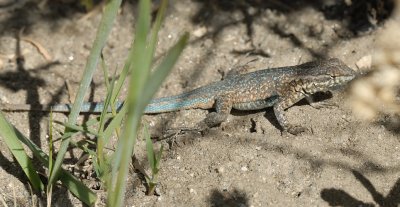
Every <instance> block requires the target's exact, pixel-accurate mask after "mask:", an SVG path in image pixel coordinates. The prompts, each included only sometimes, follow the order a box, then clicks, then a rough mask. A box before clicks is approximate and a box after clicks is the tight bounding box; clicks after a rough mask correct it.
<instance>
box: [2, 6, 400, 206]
mask: <svg viewBox="0 0 400 207" xmlns="http://www.w3.org/2000/svg"><path fill="white" fill-rule="evenodd" d="M240 2H241V3H240ZM261 2H262V3H261ZM310 2H312V1H295V3H293V2H292V1H264V2H263V1H237V2H233V1H232V2H231V3H229V1H215V2H214V1H194V0H192V1H171V2H170V4H169V8H168V13H167V16H166V19H165V23H164V25H163V27H162V30H161V32H160V39H159V47H158V50H157V54H156V55H157V57H161V56H162V55H163V54H164V53H165V52H166V51H167V49H168V48H169V47H170V46H171V45H172V44H173V43H174V42H176V41H177V39H178V38H179V37H180V35H182V34H183V33H184V31H189V32H190V33H191V38H190V42H189V44H188V46H187V48H186V49H185V50H184V52H183V54H182V56H181V58H180V60H179V62H178V64H177V65H176V67H175V68H174V70H173V71H172V73H171V74H170V76H168V78H167V80H166V81H165V82H164V84H163V85H162V88H161V89H160V90H159V92H158V93H157V95H156V96H157V97H161V96H167V95H175V94H178V93H180V92H183V91H188V90H191V89H194V88H196V87H199V86H203V85H206V84H208V83H211V82H214V81H218V80H221V79H222V78H223V77H224V75H225V74H226V73H227V72H228V71H229V70H230V69H231V68H234V67H235V66H238V65H241V64H246V63H247V62H248V61H250V60H253V59H257V60H256V61H254V62H252V63H250V65H251V68H252V69H251V70H257V69H265V68H273V67H279V66H288V65H296V64H299V63H303V62H306V61H310V60H315V59H321V58H329V57H336V58H339V59H341V60H343V61H344V62H345V63H346V64H348V65H349V66H350V67H352V68H354V69H356V66H355V63H356V62H357V61H358V60H359V59H360V58H362V57H365V56H368V55H372V54H373V52H374V41H375V39H376V34H377V32H379V30H381V29H382V27H383V26H384V23H385V18H386V17H387V15H389V13H390V12H389V11H390V9H388V8H386V7H379V6H376V5H375V4H373V3H371V4H369V7H368V6H367V5H366V4H365V3H364V2H363V1H353V4H352V5H346V4H345V3H344V2H342V3H338V2H339V1H320V2H319V3H318V4H314V3H310ZM348 2H350V1H348ZM6 3H7V2H6ZM6 3H4V5H2V6H1V7H0V21H1V23H0V28H1V30H0V31H1V35H0V80H1V81H0V98H1V100H0V101H1V102H5V103H30V104H35V103H42V104H44V103H46V104H47V103H68V102H70V101H69V100H70V96H72V97H73V96H74V95H75V94H74V93H75V92H76V91H77V88H78V84H79V80H80V77H81V74H82V72H83V68H84V65H85V62H86V57H87V56H88V54H89V48H90V47H91V44H92V42H93V38H94V36H95V32H96V27H97V25H98V23H99V20H100V17H101V16H100V13H94V15H92V16H90V17H89V18H84V16H85V15H86V13H83V12H80V11H79V9H77V8H76V7H75V6H74V5H73V4H66V3H51V4H48V5H47V6H46V7H45V8H43V9H39V8H38V7H37V4H36V3H31V2H25V1H19V3H16V4H12V5H11V6H10V5H6ZM371 7H372V8H378V7H379V9H376V10H374V11H375V13H374V12H371V11H372V10H371ZM135 8H136V6H135V5H134V4H132V3H129V2H127V3H125V4H124V6H123V7H122V9H121V14H120V15H119V16H118V18H117V21H116V23H115V27H114V29H113V31H112V34H111V35H110V38H109V42H108V44H107V46H106V48H105V49H104V54H105V57H106V60H107V64H108V65H109V67H110V69H111V70H115V69H117V70H120V68H121V67H122V65H123V64H124V58H125V56H126V54H127V52H128V49H129V46H130V44H129V42H131V41H132V33H133V31H134V20H135V12H134V11H135ZM373 14H376V15H375V16H374V15H373ZM22 28H24V31H23V33H22V34H23V35H22V37H23V38H22V41H20V48H21V51H20V52H21V54H22V56H23V57H24V62H23V64H22V67H18V65H17V61H16V53H17V50H16V48H17V43H18V41H17V39H16V34H17V33H18V32H19V31H20V30H21V29H22ZM24 38H25V39H24ZM27 39H28V40H27ZM29 39H31V40H34V41H36V42H38V43H39V44H41V45H42V46H43V47H44V48H45V50H47V51H48V52H49V55H50V57H48V58H47V59H46V58H45V57H44V56H43V55H42V54H41V53H40V52H39V51H38V49H37V48H36V47H34V46H33V44H31V43H30V42H29ZM246 54H248V55H247V56H246ZM66 85H67V86H68V87H66ZM345 91H346V90H339V91H336V92H333V96H332V97H331V98H329V97H330V96H328V99H326V100H324V102H327V103H330V104H334V105H335V106H334V107H329V108H322V109H315V108H313V107H311V106H309V105H307V104H306V103H305V104H304V103H303V104H298V105H295V106H293V107H291V108H290V109H288V110H287V115H288V118H289V120H290V121H291V122H292V123H294V124H300V125H303V126H305V127H307V128H308V129H309V130H308V132H306V133H303V134H301V135H298V136H292V135H281V132H280V130H279V129H278V128H277V121H276V119H275V117H274V114H273V111H272V110H271V109H266V110H260V111H255V112H238V111H234V112H233V113H232V114H231V115H230V116H229V118H228V121H227V122H226V123H223V124H222V125H221V126H219V127H216V128H213V129H211V130H210V131H209V132H208V133H206V134H203V135H202V134H198V133H194V132H192V133H183V134H179V135H177V136H172V137H169V138H162V134H163V130H164V129H169V128H180V127H193V126H196V123H198V122H199V121H200V120H202V119H203V118H204V117H205V116H206V114H207V113H209V112H208V111H205V110H186V111H179V112H174V113H166V114H160V115H154V116H145V117H144V120H145V121H147V122H148V123H149V124H150V126H151V128H150V131H151V134H152V135H153V136H154V137H155V138H158V139H160V141H158V142H157V144H156V145H157V146H160V145H161V144H163V145H165V146H166V147H167V150H166V151H165V153H164V156H163V159H162V163H161V172H160V177H159V180H160V185H159V188H158V189H157V192H158V194H159V195H158V196H146V195H145V191H146V188H145V185H144V179H143V177H142V176H141V175H140V174H138V173H137V172H136V171H134V170H132V171H131V174H130V177H129V179H128V188H127V193H126V205H127V206H330V205H331V206H379V205H380V206H399V205H400V179H399V178H400V165H399V161H400V150H399V146H400V143H399V142H400V135H399V133H398V130H397V131H395V130H391V129H390V128H389V127H388V125H387V124H386V120H387V118H382V119H379V120H377V121H376V122H374V123H366V122H363V121H361V120H360V119H359V118H357V117H356V116H355V115H354V114H353V113H352V109H351V107H349V105H348V104H347V102H346V99H347V96H346V93H345ZM123 93H126V91H124V92H123ZM104 94H105V88H104V84H103V77H102V73H101V71H100V70H99V71H98V72H97V73H96V75H95V77H94V81H93V87H92V90H91V93H90V95H88V100H92V101H101V100H103V98H104ZM122 99H123V97H122ZM6 116H7V118H8V119H9V121H10V122H11V123H13V124H14V125H15V126H16V127H17V128H18V129H19V130H21V131H22V132H23V134H25V135H26V136H28V137H30V138H31V139H32V140H33V141H34V142H35V143H36V144H38V145H39V146H40V147H42V148H43V149H44V151H47V148H48V147H47V139H46V133H47V122H48V115H46V114H44V113H37V112H29V113H6ZM56 118H57V119H58V120H66V116H65V115H63V114H57V116H56ZM81 118H84V117H81ZM59 130H62V129H59ZM144 148H145V144H144V142H143V140H140V141H139V142H138V143H137V146H136V148H135V149H136V153H137V158H138V160H139V162H140V163H141V164H142V165H144V166H146V163H147V161H146V158H145V152H144ZM0 152H1V153H0V164H1V168H0V186H1V187H0V196H2V197H3V199H4V200H5V201H6V202H7V203H8V204H9V205H10V206H13V202H14V199H15V200H16V202H17V204H18V206H32V198H33V197H36V196H32V194H31V192H30V187H29V185H28V183H27V179H26V178H25V176H24V174H23V173H22V172H21V169H20V168H19V167H18V165H17V163H16V162H15V160H14V159H13V158H12V156H11V154H10V152H9V150H8V149H7V147H6V146H5V143H4V142H3V140H2V139H0ZM67 156H68V159H67V162H68V163H69V164H73V163H76V161H77V159H78V158H79V156H80V152H79V151H77V150H71V151H70V152H69V153H67ZM97 192H98V195H99V196H100V197H102V196H104V192H103V191H102V190H98V191H97ZM103 198H104V197H102V199H100V200H99V205H100V206H102V205H103V204H104V200H103ZM39 200H40V201H39V202H43V203H44V202H45V200H46V199H45V198H40V197H39ZM53 204H54V205H55V206H81V205H82V203H81V202H80V201H79V200H77V199H76V198H74V197H73V196H72V195H70V194H69V193H68V192H67V190H66V189H65V188H62V187H60V188H56V189H55V190H54V193H53Z"/></svg>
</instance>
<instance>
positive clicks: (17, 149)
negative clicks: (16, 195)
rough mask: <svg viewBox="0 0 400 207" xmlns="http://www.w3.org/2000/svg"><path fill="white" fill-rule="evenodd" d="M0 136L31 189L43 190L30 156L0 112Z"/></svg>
mask: <svg viewBox="0 0 400 207" xmlns="http://www.w3.org/2000/svg"><path fill="white" fill-rule="evenodd" d="M0 136H1V137H3V140H4V141H5V143H6V144H7V147H8V148H9V149H10V150H11V153H12V154H13V155H14V157H15V159H16V160H17V162H18V164H19V165H20V166H21V168H22V170H23V171H24V173H25V175H26V176H27V177H28V179H29V181H30V182H31V184H32V186H33V189H35V190H36V191H42V190H44V185H43V183H42V181H41V180H40V178H39V175H38V174H37V173H36V170H35V168H34V167H33V165H32V162H31V160H30V158H29V157H28V155H27V154H26V152H25V150H24V148H23V147H22V144H21V143H20V141H19V140H18V138H17V137H16V134H15V133H14V128H13V127H12V126H11V125H10V124H9V123H8V122H7V120H6V118H5V117H4V115H3V113H1V112H0Z"/></svg>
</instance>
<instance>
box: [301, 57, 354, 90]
mask: <svg viewBox="0 0 400 207" xmlns="http://www.w3.org/2000/svg"><path fill="white" fill-rule="evenodd" d="M299 67H300V69H301V70H300V71H299V73H300V74H298V75H300V76H301V77H302V81H303V83H304V84H303V86H302V87H303V90H305V91H306V92H308V93H315V92H317V91H325V90H329V89H334V88H336V87H339V86H342V85H344V84H346V83H347V82H349V81H351V80H353V79H354V78H355V76H356V72H355V71H354V70H353V69H351V68H350V67H349V66H347V65H346V64H344V63H343V62H342V61H341V60H339V59H337V58H333V59H328V60H322V61H315V62H310V63H305V64H302V65H300V66H299Z"/></svg>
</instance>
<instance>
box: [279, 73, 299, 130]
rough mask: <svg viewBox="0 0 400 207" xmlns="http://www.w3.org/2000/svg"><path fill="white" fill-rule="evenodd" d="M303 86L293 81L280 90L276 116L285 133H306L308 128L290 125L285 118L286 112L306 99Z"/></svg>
mask: <svg viewBox="0 0 400 207" xmlns="http://www.w3.org/2000/svg"><path fill="white" fill-rule="evenodd" d="M302 84H303V83H302V82H301V81H292V82H290V83H289V84H287V85H286V86H285V87H281V88H280V90H278V95H279V99H278V101H277V103H275V104H274V106H273V108H274V113H275V116H276V118H277V120H278V122H279V124H280V125H281V126H282V128H283V131H287V132H289V133H291V134H294V135H297V134H299V133H301V132H304V131H305V130H306V128H304V127H302V126H297V125H292V124H290V123H289V122H288V120H287V118H286V116H285V110H286V109H287V108H289V107H290V106H292V105H293V104H295V103H297V102H298V101H300V100H301V99H303V98H304V97H305V94H304V91H303V90H302Z"/></svg>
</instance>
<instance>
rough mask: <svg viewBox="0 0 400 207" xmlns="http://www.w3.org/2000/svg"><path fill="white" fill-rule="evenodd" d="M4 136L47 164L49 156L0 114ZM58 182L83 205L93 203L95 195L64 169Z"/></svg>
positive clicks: (0, 127)
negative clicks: (16, 141)
mask: <svg viewBox="0 0 400 207" xmlns="http://www.w3.org/2000/svg"><path fill="white" fill-rule="evenodd" d="M4 134H9V135H10V136H11V137H13V139H14V140H19V141H20V142H22V143H23V144H25V145H26V146H27V147H28V148H29V149H30V150H31V151H32V154H33V156H34V157H35V158H37V159H38V160H39V161H40V162H41V163H42V164H43V165H46V164H48V163H49V156H48V155H47V154H46V153H44V152H43V151H42V150H41V149H40V148H39V147H38V146H36V145H35V144H34V143H33V142H32V141H31V140H30V139H28V138H26V137H25V136H24V135H22V133H21V132H20V131H19V130H18V129H16V128H15V127H14V126H12V125H11V124H9V123H8V122H7V121H6V120H5V118H4V116H3V114H2V113H1V112H0V135H1V136H3V135H4ZM71 134H72V133H71ZM65 136H66V135H65ZM60 181H61V183H62V184H63V185H64V186H65V187H67V189H68V190H69V191H71V193H72V194H74V195H75V196H76V197H77V198H78V199H80V200H81V201H82V202H84V203H85V204H87V205H89V206H92V205H93V204H94V203H95V201H96V194H95V193H93V192H92V191H91V190H90V189H89V188H88V187H86V186H85V185H84V184H83V183H81V182H80V181H79V180H77V179H76V178H75V177H73V176H72V175H71V174H69V172H67V171H65V170H64V169H61V170H60Z"/></svg>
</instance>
